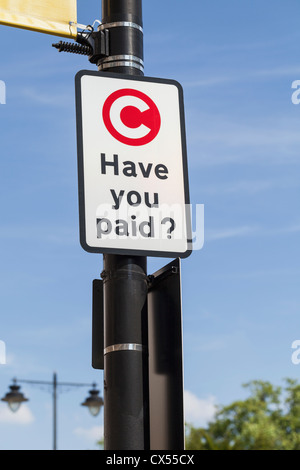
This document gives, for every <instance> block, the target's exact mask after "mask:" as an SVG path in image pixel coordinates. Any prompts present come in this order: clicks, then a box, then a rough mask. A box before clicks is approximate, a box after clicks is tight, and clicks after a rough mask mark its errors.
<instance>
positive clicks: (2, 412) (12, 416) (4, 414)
mask: <svg viewBox="0 0 300 470" xmlns="http://www.w3.org/2000/svg"><path fill="white" fill-rule="evenodd" d="M33 421H34V416H33V414H32V413H31V411H30V409H29V408H28V406H27V405H24V404H22V405H21V407H20V408H19V410H18V411H17V412H15V413H13V412H12V411H11V410H10V409H9V408H8V406H7V405H5V406H1V407H0V423H5V424H22V425H24V424H25V425H27V424H31V423H32V422H33Z"/></svg>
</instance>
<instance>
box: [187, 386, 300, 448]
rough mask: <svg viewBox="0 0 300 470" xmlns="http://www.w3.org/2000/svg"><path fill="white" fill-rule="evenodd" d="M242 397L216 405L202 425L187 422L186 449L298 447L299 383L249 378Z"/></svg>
mask: <svg viewBox="0 0 300 470" xmlns="http://www.w3.org/2000/svg"><path fill="white" fill-rule="evenodd" d="M244 387H246V388H247V389H248V391H249V396H248V398H246V399H245V400H239V401H235V402H233V403H232V404H230V405H228V406H222V407H219V408H218V410H217V412H216V415H215V418H214V420H213V421H211V422H210V423H209V424H208V425H207V427H206V428H195V427H193V426H191V425H187V435H186V449H187V450H300V385H299V384H298V383H297V381H295V380H292V379H287V380H286V381H285V386H284V387H275V386H273V385H272V384H271V383H269V382H263V381H258V380H256V381H252V382H250V383H248V384H246V385H244Z"/></svg>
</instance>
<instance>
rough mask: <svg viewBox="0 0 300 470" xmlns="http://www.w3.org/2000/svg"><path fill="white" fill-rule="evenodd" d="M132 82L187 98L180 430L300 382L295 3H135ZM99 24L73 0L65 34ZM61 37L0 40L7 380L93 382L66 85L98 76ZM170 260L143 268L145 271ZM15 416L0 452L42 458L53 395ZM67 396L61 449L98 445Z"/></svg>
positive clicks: (70, 93) (73, 395)
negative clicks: (248, 397) (36, 453)
mask: <svg viewBox="0 0 300 470" xmlns="http://www.w3.org/2000/svg"><path fill="white" fill-rule="evenodd" d="M143 7H144V14H143V15H144V34H145V38H144V40H145V75H147V76H152V77H162V78H170V79H175V80H178V81H179V82H180V83H181V84H182V86H183V89H184V96H185V113H186V127H187V145H188V164H189V175H190V178H189V179H190V194H191V202H192V204H193V205H194V206H195V205H196V204H204V208H205V244H204V247H203V249H201V250H198V251H195V252H194V253H193V254H192V255H191V256H190V257H189V258H187V259H185V260H183V262H182V292H183V334H184V383H185V390H186V418H187V421H190V422H193V423H194V424H195V425H200V424H204V422H205V420H206V419H208V418H210V417H211V416H212V412H213V409H214V405H215V404H226V403H229V402H231V401H233V400H235V399H237V398H243V397H244V396H245V391H244V390H243V388H242V387H241V385H242V384H243V383H245V382H249V381H250V380H252V379H262V380H270V381H271V382H273V383H275V384H277V385H281V384H282V383H283V382H282V380H283V379H284V378H285V377H293V378H298V376H299V372H300V365H298V366H297V365H294V364H293V363H292V361H291V355H292V352H293V351H292V349H291V345H292V342H293V341H294V340H297V339H300V322H299V314H300V295H299V277H300V276H299V275H300V268H299V261H300V256H299V255H300V250H299V239H300V211H299V209H300V203H299V189H300V159H299V150H300V105H295V104H293V103H292V100H291V97H292V93H293V91H294V90H292V82H293V81H294V80H298V79H300V54H299V46H298V45H299V41H300V32H299V16H300V5H299V2H298V1H297V0H286V1H285V2H283V1H282V0H280V1H278V0H272V1H271V0H269V1H267V0H263V1H261V0H251V1H250V0H244V1H243V2H241V1H240V0H228V1H226V2H224V1H223V0H215V1H211V0H201V1H198V0H197V1H196V0H189V1H188V2H182V1H180V0H172V1H171V0H164V1H163V2H161V1H158V0H151V2H150V0H144V2H143ZM95 19H101V9H100V1H99V0H97V1H96V0H95V1H94V0H93V1H88V2H87V1H85V2H84V1H83V0H78V21H79V22H80V23H83V24H89V23H91V22H93V21H94V20H95ZM58 40H59V38H55V37H51V36H48V35H44V34H38V33H33V32H29V31H23V30H18V29H13V28H8V27H5V26H1V27H0V57H1V65H0V80H3V81H4V82H5V84H6V104H5V105H0V123H1V127H0V136H1V158H0V195H1V197H0V213H1V219H0V260H1V264H0V266H1V269H0V318H1V322H0V340H2V341H4V342H5V343H6V351H7V363H6V365H0V393H1V396H3V395H4V394H5V393H6V392H7V389H8V385H9V384H10V381H11V379H12V378H13V377H15V376H16V377H17V378H19V379H33V380H51V378H52V373H53V371H57V374H58V380H60V381H63V382H86V383H92V382H97V383H98V384H99V388H100V390H101V391H102V390H103V385H102V381H103V374H102V372H101V371H96V370H94V369H92V367H91V285H92V280H93V279H94V278H99V275H100V272H101V271H102V256H101V255H96V254H89V253H86V252H85V251H83V250H82V248H81V246H80V244H79V223H78V200H77V155H76V120H75V98H74V95H75V91H74V77H75V74H76V73H77V72H78V71H79V70H81V69H89V70H95V67H94V66H92V65H91V64H89V62H88V61H87V59H86V58H85V57H82V56H77V55H71V54H63V53H61V54H59V53H58V52H57V51H56V50H55V49H53V48H52V47H51V44H52V43H53V42H57V41H58ZM169 261H170V259H162V258H149V261H148V271H149V274H150V273H152V272H154V271H156V270H157V269H159V268H160V267H162V266H164V265H165V264H167V263H168V262H169ZM22 389H23V391H24V392H25V394H26V396H28V397H29V398H30V401H29V402H28V403H27V404H26V405H22V407H21V409H20V410H19V412H18V414H16V415H12V414H9V413H8V411H7V409H6V405H5V404H4V403H2V404H1V403H0V449H2V450H3V449H15V450H19V449H35V450H39V449H51V445H52V440H51V438H52V429H51V426H52V403H51V394H50V393H49V391H47V390H41V389H40V388H39V387H34V386H29V385H23V386H22ZM87 391H88V388H86V389H85V388H82V389H78V390H77V389H74V390H69V391H66V390H63V391H62V392H61V393H60V394H59V403H58V448H60V449H67V450H68V449H70V450H72V449H74V450H75V449H95V448H96V445H95V441H96V440H97V438H98V437H100V436H101V432H102V431H101V429H102V419H103V414H101V415H100V417H98V418H92V417H90V416H89V415H88V413H87V411H86V410H85V409H84V408H83V407H80V406H79V405H80V403H81V402H82V401H83V399H84V398H85V397H86V395H87Z"/></svg>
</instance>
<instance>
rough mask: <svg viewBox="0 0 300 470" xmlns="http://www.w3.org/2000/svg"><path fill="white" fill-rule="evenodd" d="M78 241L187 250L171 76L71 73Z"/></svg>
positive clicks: (177, 252)
mask: <svg viewBox="0 0 300 470" xmlns="http://www.w3.org/2000/svg"><path fill="white" fill-rule="evenodd" d="M75 83H76V109H77V138H78V170H79V171H78V175H79V215H80V241H81V245H82V247H83V248H84V249H85V250H86V251H88V252H95V253H115V254H135V255H140V256H165V257H169V256H170V257H171V256H172V257H174V256H176V257H181V258H184V257H186V256H188V255H189V254H190V253H191V243H190V239H191V227H190V212H189V190H188V175H187V160H186V144H185V124H184V110H183V92H182V88H181V86H180V85H179V84H178V83H177V82H175V81H173V80H164V79H156V78H149V77H139V76H127V75H119V74H111V73H106V72H91V71H81V72H79V73H78V74H77V75H76V80H75Z"/></svg>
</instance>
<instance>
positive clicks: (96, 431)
mask: <svg viewBox="0 0 300 470" xmlns="http://www.w3.org/2000/svg"><path fill="white" fill-rule="evenodd" d="M74 434H76V436H79V437H82V438H84V439H85V440H86V441H89V442H90V443H92V444H95V443H96V442H98V441H100V440H102V439H103V434H104V430H103V426H93V427H92V428H88V429H84V428H80V427H78V428H76V429H74Z"/></svg>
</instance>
